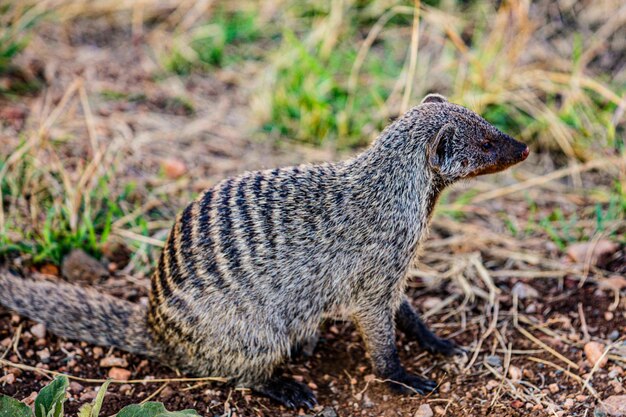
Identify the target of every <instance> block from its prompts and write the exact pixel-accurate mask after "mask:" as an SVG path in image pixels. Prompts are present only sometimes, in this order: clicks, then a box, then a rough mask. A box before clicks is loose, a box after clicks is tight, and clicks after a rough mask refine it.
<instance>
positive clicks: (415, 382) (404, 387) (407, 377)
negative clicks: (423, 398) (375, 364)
mask: <svg viewBox="0 0 626 417" xmlns="http://www.w3.org/2000/svg"><path fill="white" fill-rule="evenodd" d="M389 386H390V388H391V389H392V390H393V391H396V392H398V393H400V394H405V395H412V394H415V393H418V394H420V395H426V394H428V393H431V392H433V391H434V390H435V389H436V388H437V383H436V382H435V381H432V380H430V379H424V378H420V377H419V376H416V375H411V374H409V373H404V374H401V375H399V376H397V377H395V378H391V380H390V381H389Z"/></svg>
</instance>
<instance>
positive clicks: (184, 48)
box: [165, 11, 260, 75]
mask: <svg viewBox="0 0 626 417" xmlns="http://www.w3.org/2000/svg"><path fill="white" fill-rule="evenodd" d="M259 35H260V30H259V28H258V25H257V20H256V15H255V14H254V13H250V12H242V11H235V12H230V13H227V12H224V11H219V12H218V13H217V15H216V16H215V18H214V19H213V20H212V21H210V22H207V23H206V24H204V25H201V26H198V27H196V28H194V29H193V30H192V31H191V32H190V33H185V34H183V35H182V36H181V39H179V40H178V47H176V48H174V49H173V50H172V52H171V54H170V56H169V58H168V59H167V60H166V62H165V67H166V69H167V70H168V71H171V72H174V73H176V74H179V75H186V74H189V73H190V72H191V70H192V68H193V67H194V66H200V67H205V68H210V67H212V66H217V67H221V66H226V65H230V64H233V63H236V62H238V61H239V60H240V59H241V58H242V55H245V54H243V53H242V51H239V49H241V48H242V47H244V46H245V45H246V44H248V43H251V42H253V41H255V40H257V38H258V37H259Z"/></svg>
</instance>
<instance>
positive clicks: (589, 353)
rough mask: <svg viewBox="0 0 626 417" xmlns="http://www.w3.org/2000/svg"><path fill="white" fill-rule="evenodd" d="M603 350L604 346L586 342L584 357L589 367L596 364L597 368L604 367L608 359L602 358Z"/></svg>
mask: <svg viewBox="0 0 626 417" xmlns="http://www.w3.org/2000/svg"><path fill="white" fill-rule="evenodd" d="M604 349H605V346H604V345H603V344H602V343H598V342H588V343H587V344H585V356H586V357H587V360H588V361H589V363H590V364H591V366H595V364H596V363H598V366H599V367H600V368H602V367H604V365H606V363H607V361H608V358H607V357H606V356H605V357H602V354H603V353H604Z"/></svg>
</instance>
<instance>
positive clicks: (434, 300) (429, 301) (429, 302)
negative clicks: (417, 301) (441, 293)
mask: <svg viewBox="0 0 626 417" xmlns="http://www.w3.org/2000/svg"><path fill="white" fill-rule="evenodd" d="M439 304H441V298H438V297H428V298H426V299H425V300H424V302H423V303H422V308H423V309H424V310H425V311H428V310H432V309H433V308H435V307H437V306H438V305H439Z"/></svg>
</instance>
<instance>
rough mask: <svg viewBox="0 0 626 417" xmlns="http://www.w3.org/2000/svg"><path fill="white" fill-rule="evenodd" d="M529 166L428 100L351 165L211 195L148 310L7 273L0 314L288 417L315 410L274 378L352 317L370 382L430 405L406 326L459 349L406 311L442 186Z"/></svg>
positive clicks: (302, 392) (461, 111) (256, 179)
mask: <svg viewBox="0 0 626 417" xmlns="http://www.w3.org/2000/svg"><path fill="white" fill-rule="evenodd" d="M527 154H528V150H527V148H526V146H525V145H523V144H521V143H519V142H516V141H515V140H513V139H512V138H510V137H508V136H507V135H505V134H503V133H502V132H500V131H498V130H497V129H496V128H495V127H493V126H491V125H490V124H489V123H487V122H486V121H485V120H484V119H482V118H481V117H480V116H478V115H476V114H475V113H473V112H471V111H469V110H467V109H465V108H463V107H461V106H457V105H454V104H450V103H448V102H447V101H446V100H445V99H443V98H442V97H441V96H438V95H434V96H428V97H427V98H425V99H424V102H423V104H421V105H419V106H417V107H415V108H413V109H411V110H409V111H408V112H407V113H406V114H404V115H403V116H402V117H401V118H399V119H398V120H397V121H395V122H394V123H392V124H391V125H390V126H388V127H387V128H386V129H385V130H384V131H383V132H382V134H381V135H380V136H379V138H378V139H377V140H376V141H375V142H374V143H373V144H372V146H371V147H370V148H369V149H367V150H365V151H364V152H363V153H361V154H359V155H357V156H356V157H354V158H352V159H349V160H347V161H342V162H337V163H329V164H321V165H301V166H297V167H287V168H280V169H275V170H268V171H261V172H250V173H245V174H243V175H241V176H239V177H236V178H229V179H227V180H224V181H222V182H221V183H219V184H217V185H216V186H215V187H213V188H212V189H209V190H207V191H206V192H205V193H203V194H202V195H201V196H200V197H199V198H198V199H197V200H196V201H194V202H192V203H191V204H190V205H189V206H187V208H186V209H185V210H184V211H183V212H182V213H181V214H180V215H179V216H178V218H177V221H176V223H175V225H174V227H173V229H172V232H170V236H169V238H168V241H167V243H166V246H165V248H164V250H163V253H162V256H161V260H160V262H159V266H158V268H157V270H156V271H155V273H154V275H153V278H152V292H151V295H150V306H149V308H148V310H147V311H143V310H141V307H139V306H133V305H132V304H130V303H126V302H123V301H117V300H113V299H112V298H109V297H102V296H101V295H98V296H97V297H95V296H94V295H93V294H92V293H91V292H89V291H88V290H82V289H77V288H72V287H69V286H67V285H63V286H58V287H54V286H50V285H49V284H42V283H35V282H33V281H30V280H20V279H18V278H15V277H11V276H9V275H8V274H2V275H0V303H2V304H4V305H5V306H8V307H10V308H12V309H14V310H16V311H17V312H19V313H20V314H24V315H26V316H28V317H32V318H34V319H36V320H40V321H43V322H45V323H46V324H47V325H48V326H49V328H50V329H51V330H52V331H54V332H57V333H58V334H60V335H63V336H67V337H72V338H77V339H81V340H87V341H91V342H94V343H98V344H111V345H114V346H118V347H120V348H122V349H126V350H129V351H133V352H140V353H148V354H149V355H152V356H157V357H158V358H160V359H161V360H162V361H164V362H166V363H168V364H170V365H173V366H176V367H178V368H180V369H182V370H184V371H186V372H189V373H193V374H196V375H214V376H223V377H228V378H230V379H231V381H232V382H233V383H236V384H239V385H244V386H249V387H252V388H254V389H256V390H257V391H259V392H261V393H263V394H266V395H268V396H270V397H272V398H275V399H277V400H279V401H282V402H283V403H285V404H286V405H290V406H300V405H305V406H311V405H312V404H313V402H314V397H313V396H312V393H310V391H308V389H306V387H303V386H298V385H297V384H296V385H294V383H293V382H288V381H285V380H282V379H277V378H276V377H273V375H274V372H275V370H276V368H277V367H278V366H279V365H280V364H281V363H283V362H284V361H285V360H286V359H287V358H288V357H289V356H290V352H291V349H292V347H293V346H295V345H298V344H299V343H301V342H304V341H306V340H307V339H309V338H311V337H312V336H313V335H314V334H315V332H316V330H317V328H318V325H319V323H320V321H321V320H322V317H323V315H325V314H328V313H330V314H332V313H335V312H347V313H348V314H349V315H350V316H351V317H352V318H353V319H354V321H355V322H356V324H357V326H358V327H359V329H360V331H361V333H362V335H363V339H364V341H365V344H366V347H367V350H368V352H369V354H370V356H371V358H372V365H373V367H374V370H375V372H376V374H377V375H379V376H380V377H382V378H387V379H390V380H394V381H398V382H400V383H401V384H402V385H398V384H393V383H392V388H395V389H396V390H398V391H404V392H406V391H407V389H406V387H407V386H408V387H409V388H410V389H409V391H413V392H422V393H423V392H427V391H430V390H432V389H433V388H434V384H433V383H432V382H431V381H426V380H423V379H421V378H419V377H416V376H413V375H410V374H408V373H406V371H404V368H403V367H402V366H401V364H400V362H399V360H398V355H397V352H396V347H395V326H396V320H397V321H398V325H399V326H400V328H401V329H402V330H403V331H405V332H406V333H407V334H408V335H409V337H413V338H416V339H418V340H420V341H421V343H422V344H423V345H424V347H426V348H428V349H430V350H432V351H440V352H444V353H451V352H453V351H454V344H453V343H451V342H449V341H445V340H443V339H439V338H437V337H436V336H435V335H433V334H432V333H431V332H430V331H429V330H428V329H427V328H426V326H425V325H424V324H423V323H422V322H421V321H420V319H419V317H418V315H417V313H416V312H415V311H414V310H413V308H412V307H411V306H410V304H409V303H408V302H407V301H406V300H405V298H404V289H405V284H406V278H405V277H406V271H407V268H408V267H409V264H410V262H411V260H412V259H413V257H414V256H415V254H416V251H417V250H418V247H419V245H420V242H422V241H423V239H424V237H425V236H426V234H427V228H428V223H429V220H430V218H431V215H432V211H433V208H434V205H435V203H436V201H437V198H438V196H439V194H440V192H441V191H442V190H443V189H444V187H446V186H448V185H450V184H452V183H454V182H456V181H458V180H459V179H462V178H468V177H472V176H475V175H479V174H483V173H490V172H496V171H499V170H502V169H505V168H506V167H508V166H510V165H513V164H515V163H517V162H520V161H521V160H523V159H524V158H525V157H526V155H527ZM68 294H71V296H69V297H68ZM41 300H50V301H45V302H44V301H41ZM116 315H117V316H120V317H121V319H120V320H111V318H112V317H115V316H116ZM129 317H134V318H136V319H134V320H129V319H128V318H129ZM146 317H147V321H146ZM129 325H130V326H129ZM92 330H93V331H92ZM142 349H143V350H142Z"/></svg>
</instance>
